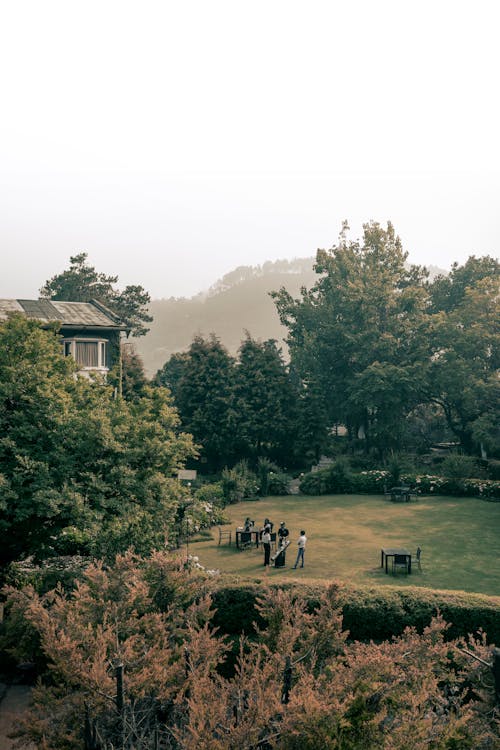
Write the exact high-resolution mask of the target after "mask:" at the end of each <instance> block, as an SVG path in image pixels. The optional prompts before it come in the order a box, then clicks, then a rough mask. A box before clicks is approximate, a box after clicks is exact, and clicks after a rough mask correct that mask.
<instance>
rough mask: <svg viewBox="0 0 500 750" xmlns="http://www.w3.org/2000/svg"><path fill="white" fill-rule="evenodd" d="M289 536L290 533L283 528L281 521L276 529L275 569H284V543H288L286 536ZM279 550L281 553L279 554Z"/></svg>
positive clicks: (285, 545)
mask: <svg viewBox="0 0 500 750" xmlns="http://www.w3.org/2000/svg"><path fill="white" fill-rule="evenodd" d="M289 535H290V532H289V531H288V529H287V527H286V526H285V522H284V521H282V522H281V523H280V527H279V529H278V550H277V553H276V556H275V559H274V567H275V568H284V567H285V563H286V559H285V558H286V551H285V550H286V547H287V546H288V545H287V544H286V542H287V541H288V536H289ZM280 549H282V550H283V551H282V552H280Z"/></svg>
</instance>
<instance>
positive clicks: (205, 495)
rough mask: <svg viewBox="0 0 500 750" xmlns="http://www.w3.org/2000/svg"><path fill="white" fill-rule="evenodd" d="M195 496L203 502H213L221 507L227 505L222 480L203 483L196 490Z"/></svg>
mask: <svg viewBox="0 0 500 750" xmlns="http://www.w3.org/2000/svg"><path fill="white" fill-rule="evenodd" d="M194 497H195V498H196V499H197V500H198V501H199V502H201V503H211V504H212V505H217V506H219V507H221V508H223V507H224V505H225V502H224V492H223V489H222V482H211V483H207V484H202V485H201V487H200V488H199V489H197V490H195V492H194Z"/></svg>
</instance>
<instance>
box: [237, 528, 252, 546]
mask: <svg viewBox="0 0 500 750" xmlns="http://www.w3.org/2000/svg"><path fill="white" fill-rule="evenodd" d="M251 546H252V532H251V531H240V549H250V547H251Z"/></svg>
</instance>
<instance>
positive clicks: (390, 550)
mask: <svg viewBox="0 0 500 750" xmlns="http://www.w3.org/2000/svg"><path fill="white" fill-rule="evenodd" d="M394 555H404V556H405V557H406V559H407V561H408V573H411V552H408V550H407V549H403V548H402V547H397V548H396V547H382V549H381V550H380V567H381V568H383V567H384V564H385V572H386V573H388V572H389V571H388V570H387V559H388V558H389V557H394Z"/></svg>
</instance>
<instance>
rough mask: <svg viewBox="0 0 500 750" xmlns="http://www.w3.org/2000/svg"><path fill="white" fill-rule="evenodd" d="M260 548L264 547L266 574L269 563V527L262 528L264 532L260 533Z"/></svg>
mask: <svg viewBox="0 0 500 750" xmlns="http://www.w3.org/2000/svg"><path fill="white" fill-rule="evenodd" d="M262 546H263V547H264V567H265V568H266V573H267V570H268V568H269V561H270V558H271V527H270V526H264V531H263V532H262Z"/></svg>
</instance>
